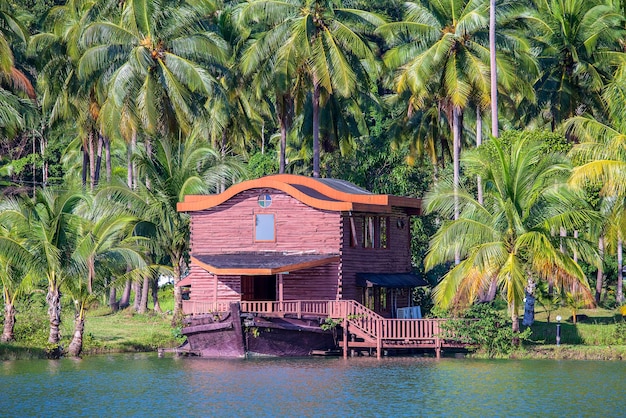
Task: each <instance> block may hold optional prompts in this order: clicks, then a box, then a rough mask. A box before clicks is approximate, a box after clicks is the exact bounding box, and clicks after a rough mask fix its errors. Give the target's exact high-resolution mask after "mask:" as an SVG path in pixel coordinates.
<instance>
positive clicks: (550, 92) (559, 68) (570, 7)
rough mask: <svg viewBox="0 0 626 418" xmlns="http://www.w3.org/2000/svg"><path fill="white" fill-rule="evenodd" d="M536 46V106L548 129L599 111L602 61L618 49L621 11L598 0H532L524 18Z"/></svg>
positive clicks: (604, 73)
mask: <svg viewBox="0 0 626 418" xmlns="http://www.w3.org/2000/svg"><path fill="white" fill-rule="evenodd" d="M524 20H525V22H526V24H527V25H528V26H529V28H530V30H529V36H530V37H531V39H532V40H533V41H534V42H535V43H536V45H537V46H538V47H539V48H540V49H541V52H540V55H539V62H540V65H541V69H542V75H541V77H540V78H539V79H538V80H537V82H536V83H535V89H536V90H537V96H538V100H537V105H538V106H539V109H538V110H536V111H535V112H529V114H533V113H534V114H535V115H537V114H539V113H540V112H541V111H543V110H546V111H547V112H545V111H544V112H543V114H546V113H547V114H548V115H549V117H548V118H549V121H550V123H551V127H552V130H554V129H556V127H557V126H558V125H559V124H560V123H561V122H563V121H564V120H566V119H567V118H570V117H573V116H576V115H580V114H582V113H584V112H597V111H601V109H602V103H601V100H600V94H601V91H602V88H603V86H604V85H605V83H606V82H607V80H609V79H610V76H611V73H610V71H611V70H610V67H609V66H608V65H607V64H608V63H609V62H610V61H612V60H614V59H615V56H616V55H623V54H622V52H621V51H622V46H621V40H623V39H624V35H625V33H624V16H623V15H622V13H621V12H620V11H619V10H618V9H616V8H615V7H613V6H612V5H610V4H607V3H606V2H604V1H602V0H568V1H564V0H535V1H533V7H532V8H531V9H530V10H529V12H528V13H527V15H526V18H525V19H524Z"/></svg>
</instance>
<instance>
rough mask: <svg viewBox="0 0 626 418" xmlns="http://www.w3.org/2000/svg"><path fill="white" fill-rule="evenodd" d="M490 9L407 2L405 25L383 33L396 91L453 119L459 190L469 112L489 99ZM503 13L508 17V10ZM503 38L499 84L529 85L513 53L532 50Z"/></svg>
mask: <svg viewBox="0 0 626 418" xmlns="http://www.w3.org/2000/svg"><path fill="white" fill-rule="evenodd" d="M488 6H489V4H488V2H486V1H484V0H464V1H443V2H428V1H423V2H407V3H405V7H406V12H405V15H404V20H403V21H401V22H392V23H388V24H386V25H383V26H381V27H380V28H379V29H378V32H379V33H380V34H381V35H383V36H384V38H385V39H386V40H387V42H388V43H389V45H390V46H391V49H390V50H389V51H388V52H387V53H386V54H385V57H384V59H385V63H386V64H387V65H388V66H389V67H390V68H392V69H395V70H396V78H395V81H394V89H395V90H396V91H397V92H398V93H403V92H407V91H408V92H410V93H411V99H410V100H411V104H412V107H413V108H415V109H417V110H426V109H425V106H432V105H433V104H435V106H436V107H437V108H438V109H441V110H442V111H443V113H444V114H445V116H446V119H447V120H448V123H449V125H450V130H451V131H452V136H453V141H452V154H453V158H452V159H453V164H454V180H453V184H454V186H455V187H457V188H458V187H459V181H460V165H459V161H460V151H461V140H462V138H461V135H462V120H463V114H464V111H465V109H466V108H467V107H468V106H469V105H470V103H471V101H472V100H473V101H475V102H476V103H478V104H479V107H481V108H482V107H485V104H488V103H489V100H490V64H489V56H490V55H489V52H490V51H489V47H488V46H487V45H488V43H487V39H488V30H487V29H488V26H489V18H488V13H487V12H488ZM502 13H503V16H504V17H506V14H505V11H503V12H502ZM499 37H500V38H501V39H500V43H502V44H504V45H507V46H508V48H506V49H504V48H502V49H500V50H499V54H498V59H497V60H496V64H497V65H496V67H497V70H498V75H499V79H498V81H499V83H500V85H501V86H502V87H503V88H504V89H505V90H506V91H507V92H512V91H515V90H516V88H522V87H524V85H525V83H524V79H525V78H524V77H516V75H518V74H519V73H518V72H517V71H516V70H514V69H515V65H513V61H512V59H511V56H512V55H511V53H510V51H511V50H512V49H513V48H512V46H513V45H514V46H515V47H517V49H518V50H519V51H520V55H523V54H524V53H525V52H526V51H527V46H526V45H524V44H523V43H522V42H520V41H519V38H515V37H514V36H509V34H508V32H506V31H504V30H503V31H501V33H500V36H499ZM521 62H524V63H526V62H532V60H526V61H521ZM530 72H531V73H532V71H530ZM516 86H517V87H516ZM522 90H523V89H522ZM456 206H457V210H455V211H454V213H453V215H454V218H455V219H457V218H458V216H459V210H458V202H457V205H456Z"/></svg>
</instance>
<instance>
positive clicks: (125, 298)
mask: <svg viewBox="0 0 626 418" xmlns="http://www.w3.org/2000/svg"><path fill="white" fill-rule="evenodd" d="M130 291H131V281H130V280H126V285H125V286H124V292H122V297H121V298H120V303H119V308H120V309H126V308H128V307H129V306H130Z"/></svg>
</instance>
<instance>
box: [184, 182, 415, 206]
mask: <svg viewBox="0 0 626 418" xmlns="http://www.w3.org/2000/svg"><path fill="white" fill-rule="evenodd" d="M268 188H269V189H277V190H280V191H283V192H285V193H287V194H288V195H290V196H292V197H293V198H295V199H298V200H299V201H301V202H302V203H304V204H306V205H309V206H311V207H314V208H317V209H325V210H332V211H362V212H383V213H384V212H390V211H391V208H392V207H401V208H405V209H408V212H409V213H412V214H418V213H419V209H420V203H421V201H420V199H415V198H410V197H399V196H393V195H382V194H373V193H371V192H369V191H367V190H365V189H362V188H360V187H358V186H356V185H354V184H352V183H350V182H348V181H345V180H338V179H322V178H313V177H305V176H297V175H293V174H276V175H272V176H266V177H261V178H259V179H255V180H247V181H244V182H241V183H238V184H234V185H233V186H231V187H230V188H228V189H227V190H226V191H224V192H223V193H219V194H214V195H188V196H185V199H184V201H183V202H180V203H178V211H179V212H193V211H199V210H204V209H209V208H213V207H216V206H218V205H220V204H222V203H224V202H226V201H227V200H228V199H230V198H232V197H233V196H235V195H237V194H238V193H241V192H243V191H246V190H251V189H268Z"/></svg>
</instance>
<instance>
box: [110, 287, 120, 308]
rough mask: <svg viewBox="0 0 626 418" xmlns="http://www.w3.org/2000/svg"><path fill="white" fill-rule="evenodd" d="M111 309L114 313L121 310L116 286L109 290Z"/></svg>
mask: <svg viewBox="0 0 626 418" xmlns="http://www.w3.org/2000/svg"><path fill="white" fill-rule="evenodd" d="M109 307H110V308H111V310H112V311H113V312H116V311H118V310H119V309H120V305H119V303H118V302H117V289H116V288H115V287H114V286H111V289H110V290H109Z"/></svg>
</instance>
